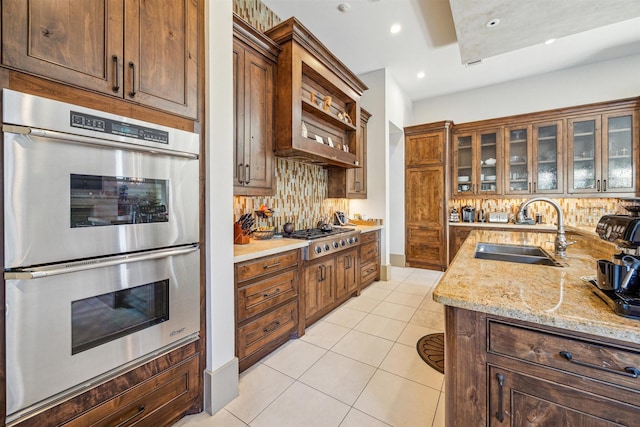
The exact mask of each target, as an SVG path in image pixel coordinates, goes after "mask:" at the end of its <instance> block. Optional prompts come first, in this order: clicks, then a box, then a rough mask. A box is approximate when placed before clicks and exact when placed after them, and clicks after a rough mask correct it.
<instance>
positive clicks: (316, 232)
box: [282, 227, 355, 240]
mask: <svg viewBox="0 0 640 427" xmlns="http://www.w3.org/2000/svg"><path fill="white" fill-rule="evenodd" d="M354 230H355V229H354V228H342V227H341V228H332V229H331V230H327V231H324V230H322V229H320V228H307V229H305V230H296V231H294V232H292V233H282V237H285V238H288V239H301V240H314V239H322V238H324V237H329V236H335V235H336V234H342V233H348V232H350V231H354Z"/></svg>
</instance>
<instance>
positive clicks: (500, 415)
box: [496, 374, 504, 422]
mask: <svg viewBox="0 0 640 427" xmlns="http://www.w3.org/2000/svg"><path fill="white" fill-rule="evenodd" d="M496 379H497V380H498V412H496V418H497V419H498V421H500V422H503V421H504V411H503V410H502V398H503V387H504V375H502V374H496Z"/></svg>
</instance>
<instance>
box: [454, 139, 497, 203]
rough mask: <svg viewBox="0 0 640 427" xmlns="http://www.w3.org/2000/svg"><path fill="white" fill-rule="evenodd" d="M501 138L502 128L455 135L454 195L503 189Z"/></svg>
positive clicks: (495, 191) (494, 192)
mask: <svg viewBox="0 0 640 427" xmlns="http://www.w3.org/2000/svg"><path fill="white" fill-rule="evenodd" d="M501 142H502V133H501V131H500V130H499V129H491V130H487V131H477V132H471V133H461V134H457V135H454V150H455V151H454V165H455V171H454V186H453V192H454V195H456V196H471V195H484V194H498V193H499V192H500V190H501V185H500V178H501V175H500V174H501V168H502V162H501V161H499V160H500V158H501V157H502V156H501V154H502V151H501Z"/></svg>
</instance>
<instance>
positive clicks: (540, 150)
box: [532, 122, 564, 193]
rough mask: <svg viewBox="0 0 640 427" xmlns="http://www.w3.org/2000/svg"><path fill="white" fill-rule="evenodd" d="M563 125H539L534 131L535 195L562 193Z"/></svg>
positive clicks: (557, 123)
mask: <svg viewBox="0 0 640 427" xmlns="http://www.w3.org/2000/svg"><path fill="white" fill-rule="evenodd" d="M561 123H562V122H555V123H549V124H537V125H535V126H534V127H533V131H534V138H535V144H534V154H535V156H534V157H535V176H534V177H533V186H532V190H533V192H534V193H561V192H562V191H564V189H563V186H562V174H560V173H559V172H558V171H559V170H560V165H561V164H562V163H561V151H560V135H561Z"/></svg>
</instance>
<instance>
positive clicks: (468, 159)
mask: <svg viewBox="0 0 640 427" xmlns="http://www.w3.org/2000/svg"><path fill="white" fill-rule="evenodd" d="M455 144H456V159H455V162H456V174H455V177H454V179H455V185H454V189H455V192H456V194H459V195H464V194H466V195H470V194H472V193H473V189H474V186H473V184H474V182H473V179H474V176H473V160H474V159H473V136H472V135H458V136H456V137H455Z"/></svg>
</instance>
